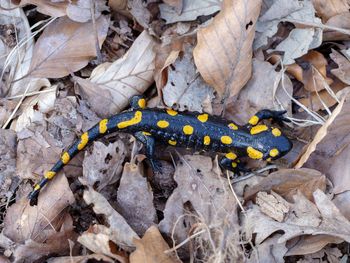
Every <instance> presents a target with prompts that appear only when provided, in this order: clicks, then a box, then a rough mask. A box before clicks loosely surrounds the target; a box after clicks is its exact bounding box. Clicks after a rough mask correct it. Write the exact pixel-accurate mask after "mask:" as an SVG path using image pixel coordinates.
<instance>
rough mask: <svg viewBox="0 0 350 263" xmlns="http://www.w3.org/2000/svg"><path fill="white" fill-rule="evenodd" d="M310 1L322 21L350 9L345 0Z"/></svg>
mask: <svg viewBox="0 0 350 263" xmlns="http://www.w3.org/2000/svg"><path fill="white" fill-rule="evenodd" d="M312 3H313V5H314V7H315V9H316V11H317V14H318V15H319V16H320V17H322V19H323V21H324V22H326V21H327V20H328V19H329V18H331V17H332V16H335V15H339V14H341V13H346V12H349V9H350V5H349V3H348V2H347V0H312Z"/></svg>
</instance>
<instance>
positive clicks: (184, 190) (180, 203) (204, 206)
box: [159, 155, 237, 242]
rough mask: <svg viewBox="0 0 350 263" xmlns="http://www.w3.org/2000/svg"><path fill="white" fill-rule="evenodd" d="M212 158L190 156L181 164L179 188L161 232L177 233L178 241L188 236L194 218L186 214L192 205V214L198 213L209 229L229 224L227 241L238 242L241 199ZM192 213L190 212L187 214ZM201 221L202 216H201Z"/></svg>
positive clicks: (177, 178) (217, 236)
mask: <svg viewBox="0 0 350 263" xmlns="http://www.w3.org/2000/svg"><path fill="white" fill-rule="evenodd" d="M215 169H216V168H215V166H214V164H213V162H212V160H211V159H210V158H209V157H205V156H199V155H193V156H189V155H186V156H184V157H182V160H181V162H180V163H179V164H178V165H177V167H176V171H175V175H174V179H175V181H176V183H177V188H176V189H175V190H174V191H173V193H172V195H171V196H170V197H169V199H168V200H167V203H166V206H165V209H164V219H163V220H162V221H161V222H160V224H159V228H160V230H161V232H164V233H167V234H168V235H173V237H174V238H175V240H176V241H177V242H181V241H183V240H184V239H186V238H187V237H188V232H189V231H190V229H192V228H191V226H194V222H193V221H194V218H192V217H191V216H188V217H187V216H186V211H188V209H189V208H188V207H191V208H192V209H191V210H190V211H191V213H190V214H194V213H195V214H197V215H199V218H200V220H201V222H202V223H204V224H206V225H207V226H208V227H209V228H214V229H215V228H216V227H217V228H220V227H223V225H222V224H223V223H224V222H225V223H224V224H225V225H226V227H227V226H228V225H229V226H230V227H228V228H229V230H228V228H226V227H224V228H225V229H227V232H226V233H225V240H226V241H227V240H231V241H230V242H235V241H237V240H236V238H237V232H236V231H237V228H236V227H235V224H237V214H236V213H235V210H236V206H237V202H236V200H235V198H234V197H233V195H232V193H231V192H230V189H229V188H228V185H227V181H226V180H222V178H221V176H220V175H219V173H218V171H217V170H215ZM187 214H188V213H187ZM197 220H198V219H197ZM221 234H222V233H220V231H218V233H216V234H215V238H214V237H213V238H214V239H215V240H217V241H218V242H220V241H219V240H222V238H223V236H222V235H221Z"/></svg>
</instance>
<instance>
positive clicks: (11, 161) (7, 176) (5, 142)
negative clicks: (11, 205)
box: [0, 129, 18, 196]
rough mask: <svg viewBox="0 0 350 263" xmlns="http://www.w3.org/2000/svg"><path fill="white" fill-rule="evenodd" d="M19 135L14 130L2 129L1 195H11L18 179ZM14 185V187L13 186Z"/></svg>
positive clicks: (0, 156) (0, 157)
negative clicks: (17, 155) (17, 153)
mask: <svg viewBox="0 0 350 263" xmlns="http://www.w3.org/2000/svg"><path fill="white" fill-rule="evenodd" d="M16 148H17V137H16V133H15V132H13V131H12V130H5V129H1V130H0V171H1V175H0V195H1V196H2V195H4V196H11V195H12V194H11V193H13V191H14V190H15V189H14V187H15V184H17V183H15V182H16V181H17V180H18V177H17V175H16ZM11 185H12V187H11Z"/></svg>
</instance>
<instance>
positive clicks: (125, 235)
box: [84, 189, 139, 253]
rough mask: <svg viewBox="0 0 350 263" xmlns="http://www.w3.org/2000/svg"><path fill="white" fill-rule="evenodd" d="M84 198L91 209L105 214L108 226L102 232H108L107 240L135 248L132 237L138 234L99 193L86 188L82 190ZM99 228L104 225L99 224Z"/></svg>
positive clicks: (130, 248) (124, 246)
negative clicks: (91, 206)
mask: <svg viewBox="0 0 350 263" xmlns="http://www.w3.org/2000/svg"><path fill="white" fill-rule="evenodd" d="M84 200H85V202H86V203H87V204H88V205H90V204H93V205H94V206H93V209H94V212H95V213H96V214H102V215H104V216H105V218H106V220H107V223H108V224H109V227H108V228H106V229H107V230H108V231H107V232H105V231H103V232H104V234H106V233H108V239H109V240H111V241H113V242H114V243H115V244H117V245H118V246H120V247H122V248H124V249H126V250H128V251H130V250H132V249H134V248H135V245H134V243H133V239H134V238H136V239H138V238H139V237H138V235H137V234H136V233H135V232H134V230H133V229H132V228H131V227H130V226H129V225H128V223H127V222H126V221H125V219H124V218H123V217H122V216H121V215H120V214H119V213H118V212H117V211H115V210H114V209H113V207H112V206H111V205H110V204H109V203H108V201H107V200H106V199H105V198H104V197H103V196H102V195H101V194H99V193H98V192H96V191H94V190H92V189H89V190H86V191H84ZM101 228H105V227H104V226H101ZM93 251H94V250H93ZM96 253H98V252H96Z"/></svg>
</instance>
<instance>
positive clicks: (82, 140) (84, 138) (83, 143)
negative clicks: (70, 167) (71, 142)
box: [78, 132, 89, 151]
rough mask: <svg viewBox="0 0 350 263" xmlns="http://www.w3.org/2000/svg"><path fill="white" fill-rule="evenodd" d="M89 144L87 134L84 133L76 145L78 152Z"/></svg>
mask: <svg viewBox="0 0 350 263" xmlns="http://www.w3.org/2000/svg"><path fill="white" fill-rule="evenodd" d="M88 142H89V134H88V132H84V133H83V134H82V135H81V137H80V143H79V144H78V150H79V151H80V150H82V149H84V147H85V146H86V144H87V143H88Z"/></svg>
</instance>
